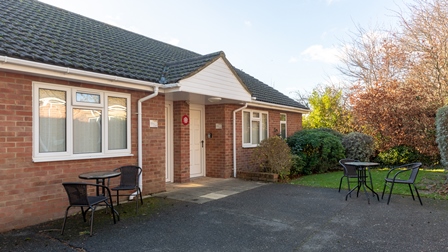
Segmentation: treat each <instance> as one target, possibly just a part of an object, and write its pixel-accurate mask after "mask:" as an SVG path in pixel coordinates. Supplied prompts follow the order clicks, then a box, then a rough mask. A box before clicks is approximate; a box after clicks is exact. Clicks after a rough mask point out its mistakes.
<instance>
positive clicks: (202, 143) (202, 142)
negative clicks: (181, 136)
mask: <svg viewBox="0 0 448 252" xmlns="http://www.w3.org/2000/svg"><path fill="white" fill-rule="evenodd" d="M201 145H202V148H204V140H202V141H201Z"/></svg>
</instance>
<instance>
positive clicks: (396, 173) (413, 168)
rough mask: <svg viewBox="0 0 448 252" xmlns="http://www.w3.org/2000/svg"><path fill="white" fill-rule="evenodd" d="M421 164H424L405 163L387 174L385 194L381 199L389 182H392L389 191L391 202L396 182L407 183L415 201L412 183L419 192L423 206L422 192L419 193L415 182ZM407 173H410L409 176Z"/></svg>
mask: <svg viewBox="0 0 448 252" xmlns="http://www.w3.org/2000/svg"><path fill="white" fill-rule="evenodd" d="M421 165H422V163H410V164H405V165H401V166H398V167H395V168H392V169H391V170H390V171H389V172H388V173H387V175H386V178H385V181H384V188H383V194H382V195H381V199H382V198H383V196H384V191H385V190H386V185H387V183H391V186H390V191H389V198H388V199H387V204H388V205H389V202H390V197H391V195H392V190H393V189H394V185H395V184H407V185H408V186H409V190H410V191H411V195H412V199H413V200H414V201H415V197H414V193H413V192H412V187H411V185H413V186H414V189H415V192H416V193H417V197H418V200H419V201H420V205H422V206H423V203H422V199H421V198H420V194H419V193H418V190H417V187H416V186H415V184H414V183H415V179H416V178H417V175H418V171H419V169H420V166H421ZM391 173H392V174H391ZM407 173H409V177H408V176H407ZM389 175H391V176H390V177H389ZM403 176H405V179H403Z"/></svg>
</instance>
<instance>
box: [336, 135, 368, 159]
mask: <svg viewBox="0 0 448 252" xmlns="http://www.w3.org/2000/svg"><path fill="white" fill-rule="evenodd" d="M342 146H344V148H345V157H346V158H351V159H357V160H360V161H370V158H371V157H373V155H374V154H375V142H374V140H373V137H371V136H369V135H366V134H363V133H360V132H350V133H348V134H347V135H344V136H343V137H342Z"/></svg>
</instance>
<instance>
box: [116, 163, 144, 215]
mask: <svg viewBox="0 0 448 252" xmlns="http://www.w3.org/2000/svg"><path fill="white" fill-rule="evenodd" d="M117 170H118V171H120V172H121V176H120V184H119V185H118V186H116V187H113V188H111V190H112V191H116V192H117V205H119V204H120V191H130V190H135V191H136V193H137V195H136V198H135V203H136V210H135V211H136V213H137V212H138V199H137V198H138V196H139V195H140V202H141V204H142V205H143V197H142V191H141V190H140V187H139V185H138V178H139V177H140V175H141V174H142V168H140V167H138V166H134V165H129V166H122V167H120V168H117V169H115V171H117ZM130 195H132V194H128V196H130Z"/></svg>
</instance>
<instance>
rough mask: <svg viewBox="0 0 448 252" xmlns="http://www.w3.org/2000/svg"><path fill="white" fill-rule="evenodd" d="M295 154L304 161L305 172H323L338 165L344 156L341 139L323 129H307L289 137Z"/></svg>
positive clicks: (289, 142)
mask: <svg viewBox="0 0 448 252" xmlns="http://www.w3.org/2000/svg"><path fill="white" fill-rule="evenodd" d="M287 143H288V145H289V147H290V148H291V152H292V153H293V154H294V155H297V156H299V157H300V159H301V160H302V161H303V164H304V165H303V168H302V173H303V174H312V173H323V172H326V171H328V170H329V169H332V168H333V167H337V166H338V162H339V160H340V159H342V158H344V156H345V155H344V147H343V146H342V143H341V139H340V138H338V137H337V136H335V135H333V134H331V133H329V132H328V131H327V130H321V129H305V130H301V131H298V132H296V133H294V135H292V136H290V137H289V138H288V139H287Z"/></svg>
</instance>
